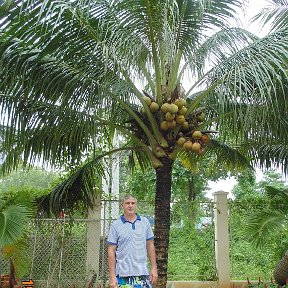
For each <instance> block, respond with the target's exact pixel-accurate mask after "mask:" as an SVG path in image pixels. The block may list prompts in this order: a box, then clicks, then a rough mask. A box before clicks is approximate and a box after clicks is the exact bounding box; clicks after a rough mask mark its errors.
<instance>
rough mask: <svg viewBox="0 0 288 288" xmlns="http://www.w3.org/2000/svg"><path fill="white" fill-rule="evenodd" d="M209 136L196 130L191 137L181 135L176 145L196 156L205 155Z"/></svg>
mask: <svg viewBox="0 0 288 288" xmlns="http://www.w3.org/2000/svg"><path fill="white" fill-rule="evenodd" d="M209 141H210V139H209V135H208V134H203V133H202V132H201V131H199V130H196V131H194V132H193V133H192V136H191V137H185V136H183V135H181V136H180V137H179V138H178V140H177V145H178V146H181V147H183V149H184V150H185V151H192V152H195V153H196V154H198V155H203V154H204V153H205V146H206V145H207V144H208V143H209Z"/></svg>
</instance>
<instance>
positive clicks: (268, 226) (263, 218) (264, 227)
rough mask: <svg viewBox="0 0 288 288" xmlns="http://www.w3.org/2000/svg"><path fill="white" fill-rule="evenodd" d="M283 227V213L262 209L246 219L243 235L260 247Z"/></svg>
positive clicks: (284, 222)
mask: <svg viewBox="0 0 288 288" xmlns="http://www.w3.org/2000/svg"><path fill="white" fill-rule="evenodd" d="M284 225H287V220H286V218H285V216H284V215H283V213H281V212H279V211H276V210H268V209H264V210H261V211H258V212H257V213H254V214H253V215H250V216H248V217H247V225H246V227H245V235H246V236H247V239H248V240H249V241H251V243H253V244H255V245H256V246H258V247H262V246H263V244H264V243H267V242H268V240H269V237H270V236H271V235H273V233H274V232H277V231H278V230H283V227H284Z"/></svg>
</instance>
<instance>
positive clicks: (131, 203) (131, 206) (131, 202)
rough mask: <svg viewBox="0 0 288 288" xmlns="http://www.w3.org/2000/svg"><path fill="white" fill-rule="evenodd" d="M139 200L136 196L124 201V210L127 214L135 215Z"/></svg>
mask: <svg viewBox="0 0 288 288" xmlns="http://www.w3.org/2000/svg"><path fill="white" fill-rule="evenodd" d="M136 208H137V201H136V199H135V198H132V197H130V198H128V199H126V200H124V202H123V210H124V214H125V215H133V214H135V213H136Z"/></svg>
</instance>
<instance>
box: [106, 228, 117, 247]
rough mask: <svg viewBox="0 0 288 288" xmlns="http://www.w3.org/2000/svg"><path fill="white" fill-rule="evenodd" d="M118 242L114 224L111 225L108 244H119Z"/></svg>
mask: <svg viewBox="0 0 288 288" xmlns="http://www.w3.org/2000/svg"><path fill="white" fill-rule="evenodd" d="M117 242H118V235H117V231H116V229H115V228H114V227H113V225H111V226H110V229H109V233H108V238H107V244H108V245H117Z"/></svg>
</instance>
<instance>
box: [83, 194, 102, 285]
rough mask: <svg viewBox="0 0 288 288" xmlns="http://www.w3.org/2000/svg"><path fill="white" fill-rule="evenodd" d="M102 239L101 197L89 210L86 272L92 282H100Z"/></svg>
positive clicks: (99, 196)
mask: <svg viewBox="0 0 288 288" xmlns="http://www.w3.org/2000/svg"><path fill="white" fill-rule="evenodd" d="M100 238H101V195H100V194H99V195H97V196H96V197H95V199H94V205H93V209H90V208H89V209H88V223H87V257H86V271H87V276H88V279H89V282H90V281H92V282H93V281H98V276H99V258H100Z"/></svg>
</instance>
